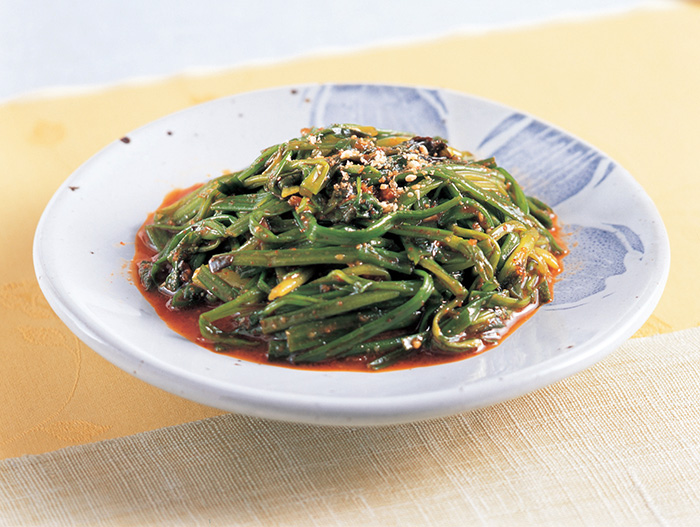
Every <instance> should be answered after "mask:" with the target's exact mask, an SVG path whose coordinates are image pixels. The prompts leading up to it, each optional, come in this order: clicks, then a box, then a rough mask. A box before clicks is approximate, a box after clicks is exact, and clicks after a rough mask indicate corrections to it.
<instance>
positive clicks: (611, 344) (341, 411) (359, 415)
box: [33, 82, 670, 426]
mask: <svg viewBox="0 0 700 527" xmlns="http://www.w3.org/2000/svg"><path fill="white" fill-rule="evenodd" d="M324 86H387V87H398V88H410V89H418V90H435V91H437V92H443V93H448V94H451V95H454V96H457V97H460V98H468V99H473V100H478V101H481V102H482V103H487V104H490V105H496V106H498V107H500V108H502V109H507V110H510V111H512V112H517V113H520V114H522V115H524V116H526V117H528V118H530V119H533V120H535V121H538V122H540V123H543V124H545V125H547V126H549V127H551V128H552V129H554V130H557V131H560V132H563V133H565V134H567V135H568V136H570V137H572V138H574V139H576V140H577V141H579V142H580V143H582V144H584V145H587V146H589V147H590V148H592V149H593V150H594V151H596V152H598V153H600V154H602V155H603V156H604V157H605V158H606V159H608V160H610V161H612V162H614V163H616V161H615V160H614V159H613V158H612V157H610V156H608V155H607V154H606V153H605V152H604V151H602V150H601V149H599V148H597V147H595V146H593V145H590V144H589V143H588V142H586V141H584V140H582V139H581V138H579V137H578V136H576V135H574V134H572V133H570V132H568V131H566V130H563V129H562V128H560V127H558V126H556V125H553V124H551V123H550V122H548V121H547V120H544V119H541V118H539V117H537V116H534V115H532V114H530V113H529V112H525V111H522V110H519V109H515V108H512V107H510V106H508V105H506V104H503V103H500V102H498V101H494V100H490V99H487V98H484V97H481V96H477V95H473V94H470V93H466V92H461V91H457V90H452V89H445V88H439V87H430V86H420V85H408V84H390V83H362V82H357V83H344V82H339V83H335V82H331V83H305V84H296V85H285V86H277V87H270V88H265V89H263V90H251V91H246V92H241V93H236V94H231V95H228V96H224V97H219V98H217V99H213V100H211V101H207V102H204V103H200V104H197V105H193V106H190V107H187V108H184V109H181V110H178V111H176V112H173V113H170V114H168V115H165V116H162V117H160V118H159V119H156V120H154V121H151V122H149V123H147V124H145V125H143V126H141V127H138V128H136V129H134V130H132V131H131V132H129V133H128V134H127V135H130V134H135V133H137V132H139V131H144V130H147V129H148V128H150V127H154V126H156V125H157V124H159V123H163V122H164V121H166V120H172V119H177V116H178V115H180V114H182V113H185V112H195V111H197V109H198V108H200V107H202V106H206V105H211V104H217V103H218V104H220V103H221V101H223V100H227V99H232V98H236V97H241V96H245V95H250V94H262V93H271V92H280V91H284V90H290V89H303V88H305V87H314V88H320V87H324ZM118 141H119V140H118V139H117V140H114V141H113V142H111V143H109V144H107V145H105V146H104V147H103V148H101V149H100V150H99V151H98V152H96V153H95V154H94V155H92V156H91V157H90V158H88V159H87V160H86V161H85V162H84V163H82V164H81V165H80V166H79V167H78V168H77V169H76V170H75V171H73V173H72V174H71V175H70V176H69V177H68V178H67V179H66V180H64V182H63V183H62V184H61V185H60V186H59V187H58V188H57V189H56V191H55V193H54V194H53V195H52V197H51V199H50V200H49V202H48V204H47V205H46V208H45V209H44V211H43V212H42V215H41V218H40V220H39V222H38V224H37V227H36V231H35V236H34V240H33V261H34V267H35V273H36V276H37V280H38V282H39V286H40V288H41V290H42V292H43V294H44V296H45V297H46V299H47V301H48V302H49V305H50V306H51V307H52V309H53V310H54V311H55V312H56V314H57V315H58V316H59V318H60V319H61V320H62V321H63V322H64V323H65V324H66V325H67V326H68V327H69V329H70V330H71V331H72V332H73V333H75V334H76V335H77V336H78V337H79V338H80V339H81V340H83V342H85V343H86V344H87V345H88V346H89V347H90V348H91V349H93V350H94V351H96V352H97V353H98V354H100V355H101V356H102V357H103V358H105V359H106V360H108V361H109V362H111V363H113V364H115V365H117V366H118V367H119V368H121V369H122V370H125V371H126V372H127V373H129V374H131V375H133V376H136V377H137V378H140V379H142V380H144V381H145V382H148V383H149V384H152V385H154V386H157V387H158V388H160V389H163V390H165V391H168V392H170V393H173V394H175V395H179V396H181V397H185V398H187V399H190V400H193V401H196V402H199V403H201V404H205V405H210V406H214V407H217V408H220V409H222V410H227V411H233V412H240V413H245V414H247V415H256V416H259V417H264V418H272V419H279V420H285V421H296V422H305V423H313V424H330V425H338V424H352V425H355V426H359V425H379V424H398V423H404V422H410V421H416V420H423V419H428V418H433V417H440V416H446V415H450V414H454V413H458V412H463V411H469V410H474V409H477V408H482V407H485V406H490V405H492V404H497V403H499V402H503V401H505V400H509V399H512V398H514V397H518V396H521V395H525V394H527V393H530V392H532V391H533V390H535V389H537V388H542V387H545V386H548V385H550V384H553V383H555V382H557V381H559V380H561V379H563V378H566V377H568V376H570V375H572V374H574V373H577V372H579V371H582V370H584V369H587V368H588V367H590V366H592V365H593V364H595V363H596V362H598V361H600V360H602V359H603V358H604V357H606V356H607V355H608V354H610V353H611V352H613V351H614V350H615V349H616V348H617V346H619V345H620V344H621V343H622V342H623V341H624V340H626V339H627V338H628V337H629V336H631V335H632V334H633V333H634V331H636V330H637V329H638V328H639V327H641V326H642V325H643V323H644V322H645V321H646V319H647V318H648V317H649V316H650V315H651V313H652V312H653V310H654V308H655V307H656V305H657V303H658V302H659V300H660V298H661V296H662V294H663V291H664V288H665V284H666V282H667V279H668V275H669V272H670V242H669V238H668V234H667V231H666V228H665V226H664V223H663V218H662V217H661V215H660V214H659V212H658V209H657V207H656V205H655V204H654V202H653V200H652V199H651V198H650V196H649V195H648V194H647V193H646V191H645V190H644V188H643V187H642V186H641V184H640V183H639V182H638V181H637V180H636V179H635V178H634V177H633V176H632V175H631V174H630V173H629V172H628V171H627V170H626V169H624V167H623V166H621V165H620V164H619V163H616V165H617V166H618V167H619V169H620V170H621V171H622V174H621V175H622V176H623V177H624V179H625V183H626V184H631V185H634V186H635V187H636V190H637V191H638V196H639V197H641V198H642V199H643V200H644V201H645V202H646V205H647V207H648V210H649V211H650V212H652V213H653V214H654V217H653V218H652V219H653V220H654V222H653V223H654V224H655V226H654V229H653V232H654V236H655V237H654V240H655V241H656V242H657V244H658V250H659V258H658V259H659V260H661V262H657V264H659V265H660V266H661V273H660V275H659V276H658V278H657V280H656V283H655V284H654V285H653V286H650V291H649V293H648V294H647V296H646V297H644V299H643V301H642V302H641V304H639V305H638V306H637V307H638V310H637V314H636V316H634V317H631V318H628V319H626V320H625V324H621V325H619V326H617V327H616V328H614V330H612V331H608V332H604V333H603V334H602V335H601V334H596V338H595V339H593V341H588V342H586V343H585V344H584V345H583V346H578V349H581V348H583V349H582V350H581V353H579V354H577V355H571V354H570V355H566V357H565V358H563V359H562V358H558V359H549V360H547V361H546V364H547V369H546V371H544V372H543V371H539V372H538V371H534V370H538V369H539V370H542V368H541V366H542V365H541V364H536V365H530V366H527V367H525V368H522V369H519V370H517V371H516V372H511V373H508V374H506V375H505V376H504V377H503V380H504V381H505V379H508V380H520V381H521V382H520V383H516V385H515V386H513V385H511V386H509V387H507V389H505V390H504V389H500V388H503V387H502V386H497V385H498V383H494V382H493V379H492V378H487V379H486V381H487V382H485V383H484V382H483V381H477V382H475V383H469V384H467V385H466V388H464V389H460V390H458V391H459V392H460V393H461V394H462V395H464V394H469V393H470V392H471V391H474V387H476V386H478V387H479V388H481V390H476V391H479V392H480V393H481V396H480V397H479V398H478V401H473V402H471V403H465V401H464V399H465V398H464V397H462V398H460V400H458V401H455V398H454V394H453V392H454V391H455V390H456V389H455V388H450V389H446V390H440V391H434V392H430V393H428V394H419V395H413V396H407V395H392V396H384V397H382V399H381V400H382V404H381V405H380V406H381V409H382V410H381V411H378V410H379V409H378V408H376V407H375V408H374V410H373V411H372V412H368V411H367V404H366V399H365V398H363V397H352V398H332V399H330V400H326V401H321V402H319V401H318V397H314V396H311V395H306V394H292V395H291V396H290V398H289V399H287V400H286V401H284V400H280V397H279V395H277V394H276V393H273V392H269V391H267V390H265V388H257V389H255V390H253V389H250V388H249V387H245V388H244V389H243V390H242V391H241V390H237V389H236V388H237V387H235V386H234V387H233V390H231V385H223V383H220V382H218V381H216V382H213V381H212V379H209V380H208V381H209V382H207V383H205V384H203V385H202V384H200V382H199V381H201V380H202V379H201V376H200V375H198V374H197V375H186V376H185V377H182V375H179V376H178V379H179V382H180V386H178V387H174V386H172V385H171V384H169V383H168V382H167V379H166V380H164V379H163V377H164V374H165V376H169V375H173V374H182V371H181V370H180V369H178V368H174V367H173V366H172V365H170V364H168V363H167V361H162V360H161V361H159V362H160V364H159V365H158V364H152V363H149V362H148V361H143V360H142V359H140V358H139V357H138V356H137V355H134V353H133V352H132V351H131V350H124V349H123V348H122V347H120V344H121V343H120V342H116V341H113V340H111V339H110V338H109V337H110V336H111V335H105V334H104V333H103V334H99V331H98V332H97V333H96V332H95V331H94V328H91V327H90V324H89V323H88V322H86V321H85V319H84V316H83V315H84V313H80V315H78V314H77V313H76V312H75V311H74V310H72V309H71V306H70V305H68V302H67V300H66V298H65V297H64V296H63V295H62V294H61V292H60V291H59V290H58V289H57V287H56V284H54V283H52V282H51V280H50V279H49V278H47V275H46V271H45V269H44V262H43V254H42V251H43V248H42V236H41V234H42V232H43V229H44V225H45V223H46V222H47V221H48V220H47V218H48V217H50V213H51V211H52V209H53V207H55V206H56V202H57V201H58V200H59V199H60V198H59V196H60V193H61V190H62V189H65V188H66V187H69V186H71V183H73V182H74V180H75V179H79V178H80V177H81V175H82V174H83V172H84V171H85V170H87V169H88V168H89V164H90V163H91V162H92V161H93V160H94V159H96V158H98V157H99V156H101V155H103V154H104V152H105V151H106V150H107V149H109V148H114V147H115V146H116V145H117V144H118ZM146 212H147V211H146ZM192 345H193V346H196V344H194V343H192ZM138 361H140V364H139V363H138ZM135 363H136V364H135ZM135 366H136V367H135ZM158 366H161V368H158ZM162 366H165V369H163V368H162ZM270 367H273V366H270ZM348 373H349V372H348ZM352 373H358V372H352ZM390 373H391V372H380V373H376V372H367V373H359V374H360V375H387V374H390ZM185 381H186V382H185ZM219 384H222V386H218V385H219ZM484 384H486V385H487V386H484ZM485 387H487V388H488V389H486V390H484V388H485ZM460 388H462V387H460ZM222 390H223V391H227V392H228V393H229V395H227V396H226V397H225V398H224V397H222V394H221V393H220V391H222ZM217 392H219V393H218V394H217ZM231 394H233V395H235V396H237V398H235V399H232V398H231V397H232V395H231ZM484 394H486V396H484ZM397 400H400V401H401V402H402V403H403V404H401V405H395V402H396V401H397ZM261 401H264V404H262V405H261V404H260V402H261ZM375 402H376V401H375ZM407 402H409V403H414V404H413V405H407V404H406V403H407ZM447 402H450V404H446V403H447ZM310 407H313V409H314V411H313V412H310V411H309V408H310ZM385 407H386V408H385Z"/></svg>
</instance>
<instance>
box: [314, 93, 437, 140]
mask: <svg viewBox="0 0 700 527" xmlns="http://www.w3.org/2000/svg"><path fill="white" fill-rule="evenodd" d="M312 104H313V106H312V109H311V122H312V123H313V124H314V125H315V126H323V125H329V124H333V123H347V122H350V123H356V124H371V125H372V126H376V127H377V128H387V129H390V130H400V131H406V132H414V131H419V133H420V134H421V135H433V136H435V135H437V136H442V137H446V136H447V126H446V124H445V123H446V119H445V116H446V115H447V108H446V106H445V103H444V102H443V100H442V99H441V97H440V95H439V93H438V92H437V91H436V90H425V89H416V88H406V87H399V86H381V85H326V86H323V87H322V88H321V90H320V91H319V93H318V94H317V96H316V97H315V98H314V100H313V101H312ZM417 133H418V132H417Z"/></svg>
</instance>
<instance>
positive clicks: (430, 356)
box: [130, 184, 567, 372]
mask: <svg viewBox="0 0 700 527" xmlns="http://www.w3.org/2000/svg"><path fill="white" fill-rule="evenodd" d="M200 186H201V184H198V185H194V186H192V187H189V188H186V189H177V190H174V191H172V192H170V193H169V194H168V195H167V196H166V197H165V199H164V200H163V203H162V204H161V206H160V207H159V208H162V207H165V206H167V205H170V204H172V203H174V202H176V201H177V200H178V199H180V198H182V197H184V196H185V195H187V194H189V193H190V192H192V191H194V190H196V189H197V188H199V187H200ZM153 216H154V214H153V213H151V214H149V216H148V218H147V219H146V221H145V222H144V224H143V225H142V226H141V228H140V229H139V231H138V233H137V235H136V240H135V242H136V243H135V247H136V248H135V252H134V258H133V260H132V261H131V268H130V271H131V276H132V281H133V282H134V283H135V284H136V286H137V287H138V288H139V290H140V291H141V293H142V294H143V296H144V297H145V298H146V300H147V301H148V302H149V303H150V304H151V306H153V309H154V310H155V311H156V313H157V314H158V316H159V317H160V318H161V319H162V320H163V321H164V322H165V323H166V324H167V326H168V327H169V328H170V329H172V330H173V331H175V332H176V333H178V334H180V335H182V336H183V337H184V338H186V339H187V340H190V341H192V342H194V343H196V344H198V345H200V346H202V347H204V348H207V349H209V350H211V351H212V352H215V353H220V354H223V355H229V356H231V357H236V358H238V359H242V360H245V361H250V362H256V363H259V364H270V365H275V366H281V367H288V368H293V369H304V370H318V371H361V372H371V371H373V370H371V369H369V368H368V367H367V365H366V364H367V363H368V362H370V361H371V360H373V359H374V358H375V357H369V358H367V357H362V356H360V357H347V358H344V359H337V360H333V361H328V362H323V363H316V364H290V363H287V362H282V361H268V360H267V345H266V344H265V343H264V342H262V343H261V345H260V347H259V348H244V349H236V350H227V351H223V352H222V351H217V350H216V349H215V347H214V344H213V343H212V342H210V341H208V340H206V339H204V338H203V337H202V336H201V333H200V331H199V315H200V314H201V313H203V312H205V311H209V310H211V309H212V308H213V307H216V306H215V305H204V306H202V307H195V308H188V309H173V308H171V307H170V302H169V300H170V297H168V296H167V295H164V294H162V293H160V292H158V291H156V290H153V291H146V289H145V288H144V287H143V285H142V284H141V280H140V279H139V273H138V265H139V263H140V262H142V261H144V260H150V259H151V258H152V257H153V256H154V255H155V254H156V252H155V250H154V249H153V248H152V247H151V245H150V243H149V240H148V235H147V234H146V230H145V228H146V226H147V225H149V224H150V223H152V222H153ZM552 233H553V234H554V236H555V238H556V239H557V241H558V242H559V243H560V244H561V245H562V246H564V244H563V243H562V236H561V231H560V229H559V227H558V224H557V222H556V221H555V228H554V229H552ZM566 254H567V253H566V252H564V254H563V255H561V256H559V257H557V260H558V262H559V266H560V272H561V268H562V259H563V258H564V256H565V255H566ZM554 280H555V277H553V278H552V279H551V280H550V288H551V286H552V283H551V282H553V281H554ZM538 307H539V306H534V305H530V306H528V307H526V308H525V309H523V310H521V311H519V312H517V313H516V314H515V315H514V316H513V318H512V319H511V320H510V322H509V324H508V325H507V326H506V327H504V328H500V329H497V330H493V331H494V332H496V333H497V334H498V336H499V340H498V341H496V342H495V343H493V344H486V345H484V346H483V347H481V348H479V349H478V350H477V351H475V352H473V353H465V354H459V355H445V354H441V353H432V352H430V351H423V350H421V351H420V352H419V353H413V354H411V355H410V356H409V357H408V358H406V359H403V360H401V361H400V362H398V363H397V364H393V365H391V366H388V367H386V368H383V369H382V370H379V371H391V370H405V369H410V368H417V367H422V366H431V365H435V364H446V363H450V362H457V361H460V360H463V359H465V358H468V357H472V356H474V355H478V354H480V353H483V352H484V351H487V350H489V349H491V348H494V347H495V346H497V345H498V344H499V343H500V342H501V341H502V340H503V339H504V338H506V337H507V336H508V335H510V334H511V333H512V332H513V331H515V330H516V329H517V328H518V327H520V326H521V325H522V324H523V323H524V322H526V321H527V320H528V319H529V318H530V317H531V316H532V315H533V314H534V313H535V312H536V311H537V309H538ZM386 336H388V335H387V334H384V335H381V336H380V337H377V338H381V337H386Z"/></svg>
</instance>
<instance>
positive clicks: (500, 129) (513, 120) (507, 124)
mask: <svg viewBox="0 0 700 527" xmlns="http://www.w3.org/2000/svg"><path fill="white" fill-rule="evenodd" d="M523 119H525V115H524V114H522V113H514V114H512V115H510V116H508V117H507V118H506V119H504V120H503V121H501V122H500V123H499V124H498V125H497V126H496V127H495V128H494V129H493V130H491V131H490V132H489V133H488V134H487V135H486V137H484V139H483V140H482V141H481V143H480V144H479V146H478V149H479V150H481V149H482V148H483V147H484V145H485V144H486V143H488V142H489V141H491V140H493V139H495V138H496V137H498V136H499V135H501V134H503V133H505V132H507V131H508V130H510V129H511V128H512V127H513V126H515V125H516V124H518V123H519V122H520V121H522V120H523Z"/></svg>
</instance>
